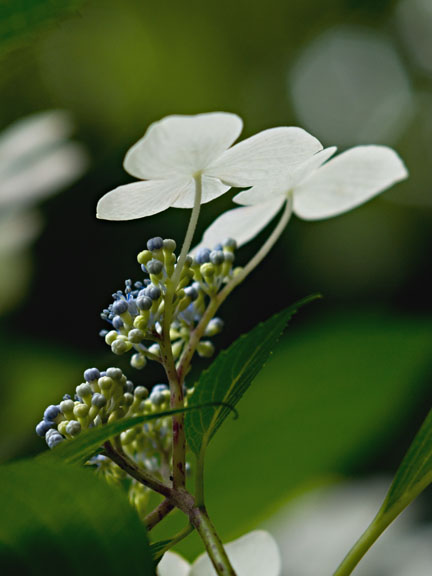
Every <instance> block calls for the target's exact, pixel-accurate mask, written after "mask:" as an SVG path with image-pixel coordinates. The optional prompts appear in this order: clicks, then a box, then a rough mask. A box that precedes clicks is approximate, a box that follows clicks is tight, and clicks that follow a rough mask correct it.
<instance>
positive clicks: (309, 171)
mask: <svg viewBox="0 0 432 576" xmlns="http://www.w3.org/2000/svg"><path fill="white" fill-rule="evenodd" d="M336 150H337V147H336V146H330V148H325V149H324V150H321V152H318V153H317V154H314V155H313V156H311V158H308V160H306V162H303V163H302V164H300V166H297V167H296V168H295V170H294V172H293V175H292V177H293V186H298V185H300V184H303V182H305V181H306V180H307V179H308V178H310V177H311V176H312V175H313V174H315V172H316V171H317V170H318V168H320V166H322V165H323V164H324V162H327V160H328V159H329V158H330V157H331V156H333V154H334V153H335V152H336Z"/></svg>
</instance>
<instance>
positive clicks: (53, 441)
mask: <svg viewBox="0 0 432 576" xmlns="http://www.w3.org/2000/svg"><path fill="white" fill-rule="evenodd" d="M55 432H56V433H55V434H51V435H50V436H45V440H46V443H47V444H48V448H51V449H52V448H55V447H56V446H58V445H59V444H60V443H61V442H63V440H64V438H63V436H62V435H61V434H60V432H57V430H56V431H55Z"/></svg>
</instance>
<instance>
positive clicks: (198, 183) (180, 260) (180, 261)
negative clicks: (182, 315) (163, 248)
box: [171, 174, 202, 291]
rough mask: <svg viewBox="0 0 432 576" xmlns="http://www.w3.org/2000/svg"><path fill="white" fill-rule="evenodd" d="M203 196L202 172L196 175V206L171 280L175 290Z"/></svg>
mask: <svg viewBox="0 0 432 576" xmlns="http://www.w3.org/2000/svg"><path fill="white" fill-rule="evenodd" d="M201 198H202V177H201V174H198V175H197V176H195V200H194V206H193V208H192V214H191V217H190V220H189V225H188V229H187V231H186V236H185V239H184V241H183V246H182V249H181V252H180V256H179V257H178V260H177V264H176V267H175V270H174V274H173V275H172V278H171V281H172V283H173V285H174V291H175V289H176V287H177V284H178V281H179V280H180V275H181V272H182V270H183V265H184V263H185V260H186V257H187V255H188V253H189V250H190V247H191V244H192V240H193V236H194V234H195V229H196V226H197V223H198V217H199V213H200V209H201Z"/></svg>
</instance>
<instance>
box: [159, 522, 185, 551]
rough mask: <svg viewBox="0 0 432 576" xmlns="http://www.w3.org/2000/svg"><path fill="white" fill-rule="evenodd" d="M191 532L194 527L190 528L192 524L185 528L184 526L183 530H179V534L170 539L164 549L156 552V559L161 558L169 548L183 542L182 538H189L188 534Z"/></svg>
mask: <svg viewBox="0 0 432 576" xmlns="http://www.w3.org/2000/svg"><path fill="white" fill-rule="evenodd" d="M193 531H194V527H193V526H192V524H188V525H187V526H185V528H183V530H180V532H178V533H177V534H176V535H175V536H173V537H172V538H171V540H170V541H169V544H167V545H166V546H165V547H164V548H162V549H161V550H160V551H159V552H158V554H157V557H158V558H161V557H162V556H163V555H164V554H165V552H166V551H167V550H169V549H170V548H172V547H173V546H175V545H176V544H178V543H179V542H181V541H182V540H184V538H186V536H189V534H190V533H191V532H193Z"/></svg>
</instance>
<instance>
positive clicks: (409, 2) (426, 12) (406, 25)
mask: <svg viewBox="0 0 432 576" xmlns="http://www.w3.org/2000/svg"><path fill="white" fill-rule="evenodd" d="M396 23H397V25H398V27H399V29H400V31H401V33H402V37H403V39H404V40H405V42H406V45H407V48H408V50H409V52H410V55H412V57H413V58H414V60H415V62H416V64H417V65H418V66H419V67H420V68H422V70H423V71H424V72H427V73H429V74H432V4H431V2H430V0H401V1H400V2H399V3H398V5H397V7H396Z"/></svg>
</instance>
